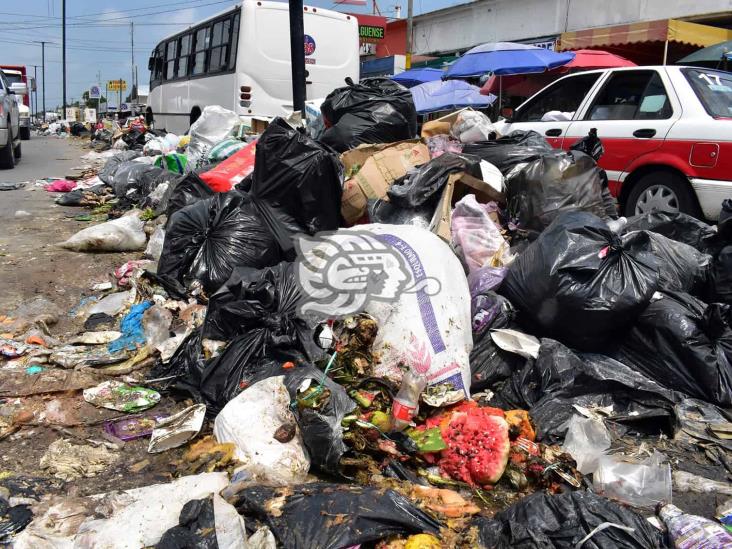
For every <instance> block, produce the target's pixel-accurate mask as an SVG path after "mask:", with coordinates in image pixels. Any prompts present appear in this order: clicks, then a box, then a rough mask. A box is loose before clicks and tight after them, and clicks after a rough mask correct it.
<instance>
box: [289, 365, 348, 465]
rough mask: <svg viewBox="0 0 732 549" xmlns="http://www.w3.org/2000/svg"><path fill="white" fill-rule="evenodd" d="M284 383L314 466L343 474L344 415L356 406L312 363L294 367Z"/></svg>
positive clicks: (343, 390) (344, 449) (342, 389)
mask: <svg viewBox="0 0 732 549" xmlns="http://www.w3.org/2000/svg"><path fill="white" fill-rule="evenodd" d="M285 386H286V387H287V391H288V392H289V393H290V398H291V399H292V402H293V413H294V414H295V419H296V420H297V425H298V427H299V428H300V433H301V434H302V440H303V442H304V443H305V447H306V448H307V449H308V454H309V455H310V464H311V466H312V467H314V468H315V469H319V470H320V471H323V472H326V473H330V474H331V475H334V476H342V473H341V471H340V467H339V466H340V461H341V458H342V457H343V454H345V453H346V452H347V451H348V447H347V446H346V444H345V443H344V442H343V427H342V426H341V422H342V421H343V418H344V417H346V415H348V414H349V413H351V412H353V410H354V409H355V408H356V403H355V402H354V401H353V400H351V398H350V397H349V396H348V394H347V393H346V390H345V389H344V388H343V387H342V386H341V385H339V384H338V383H336V382H334V381H333V380H331V379H330V378H329V377H328V376H327V375H325V374H324V373H323V372H321V371H320V370H318V369H317V368H314V367H307V368H296V369H294V370H292V371H291V372H290V373H288V374H287V376H286V378H285Z"/></svg>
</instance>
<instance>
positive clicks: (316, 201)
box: [251, 118, 343, 234]
mask: <svg viewBox="0 0 732 549" xmlns="http://www.w3.org/2000/svg"><path fill="white" fill-rule="evenodd" d="M255 158H256V160H255V163H254V172H253V173H252V186H251V194H252V195H253V196H254V197H256V198H257V199H259V200H263V201H265V202H267V203H268V204H270V205H272V206H273V207H276V208H281V209H282V210H284V211H285V212H287V213H288V214H289V215H291V216H292V217H294V218H295V219H296V220H297V221H298V222H299V223H300V224H301V225H302V226H303V227H304V228H305V230H306V231H307V232H308V233H310V234H315V233H317V232H319V231H328V230H335V229H337V228H338V227H339V226H340V220H341V186H342V184H343V168H342V166H341V163H340V160H339V159H338V156H337V155H336V154H335V153H333V152H332V151H331V150H329V149H328V148H326V147H324V146H322V145H321V144H319V143H318V142H316V141H313V140H312V139H310V138H309V137H307V136H306V135H305V134H304V133H301V132H300V131H298V130H296V129H295V128H293V127H292V126H290V125H289V124H288V123H287V122H285V120H283V119H282V118H275V119H274V120H273V121H272V122H271V123H270V125H269V126H268V127H267V129H266V130H265V131H264V133H263V134H262V136H261V137H260V138H259V141H257V148H256V156H255Z"/></svg>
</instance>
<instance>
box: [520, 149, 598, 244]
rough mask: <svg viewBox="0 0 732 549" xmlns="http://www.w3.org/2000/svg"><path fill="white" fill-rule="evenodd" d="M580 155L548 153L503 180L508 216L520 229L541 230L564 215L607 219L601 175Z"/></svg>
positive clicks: (585, 156) (587, 159)
mask: <svg viewBox="0 0 732 549" xmlns="http://www.w3.org/2000/svg"><path fill="white" fill-rule="evenodd" d="M601 171H602V170H600V168H598V167H597V163H596V162H595V161H594V160H593V159H592V158H590V157H589V156H587V155H586V154H584V153H581V152H575V151H572V152H564V151H551V152H547V153H545V154H542V155H541V156H539V157H538V158H536V159H534V160H532V161H530V162H528V163H527V164H526V165H524V166H522V167H520V168H518V167H517V168H516V169H514V170H513V171H512V172H511V173H510V175H509V176H508V177H507V178H506V204H507V210H508V214H509V217H510V218H511V219H513V220H515V223H516V225H517V226H518V227H519V228H521V229H527V230H535V231H543V230H544V229H545V228H546V227H548V226H549V224H551V222H552V221H554V220H555V219H556V218H557V216H559V215H561V214H562V213H565V212H573V211H583V212H589V213H592V214H595V215H596V216H598V217H602V218H606V217H607V216H606V215H605V207H604V205H603V200H602V183H603V180H602V175H601Z"/></svg>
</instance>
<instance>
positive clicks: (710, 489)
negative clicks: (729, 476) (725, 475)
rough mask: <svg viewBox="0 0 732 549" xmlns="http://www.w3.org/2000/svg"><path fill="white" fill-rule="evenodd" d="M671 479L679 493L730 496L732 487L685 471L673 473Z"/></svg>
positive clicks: (726, 483)
mask: <svg viewBox="0 0 732 549" xmlns="http://www.w3.org/2000/svg"><path fill="white" fill-rule="evenodd" d="M673 477H674V487H675V488H676V490H678V491H679V492H695V493H697V494H716V495H721V494H724V495H727V496H732V485H730V483H729V482H719V481H717V480H711V479H708V478H704V477H700V476H699V475H694V474H692V473H687V472H686V471H674V474H673Z"/></svg>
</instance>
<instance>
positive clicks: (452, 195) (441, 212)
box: [430, 172, 506, 243]
mask: <svg viewBox="0 0 732 549" xmlns="http://www.w3.org/2000/svg"><path fill="white" fill-rule="evenodd" d="M466 194H474V195H475V199H476V200H477V201H478V202H480V203H481V204H486V203H488V202H498V203H503V202H505V201H506V197H505V195H504V194H503V193H500V192H498V191H496V190H495V189H494V188H493V187H491V186H490V185H489V184H488V183H486V182H485V181H482V180H480V179H478V178H477V177H473V176H472V175H469V174H467V173H465V172H460V173H454V174H452V175H451V176H450V177H449V179H448V180H447V184H446V185H445V188H444V189H442V195H441V196H440V201H439V202H438V203H437V208H436V209H435V213H434V215H433V216H432V221H431V222H430V231H432V232H433V233H435V234H436V235H437V236H439V237H440V238H442V239H443V240H445V241H447V242H448V243H449V242H450V241H451V236H452V232H451V231H450V224H451V222H452V210H453V209H454V208H455V204H456V203H457V202H458V201H459V200H460V199H461V198H462V197H464V196H465V195H466ZM495 221H498V220H495Z"/></svg>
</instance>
